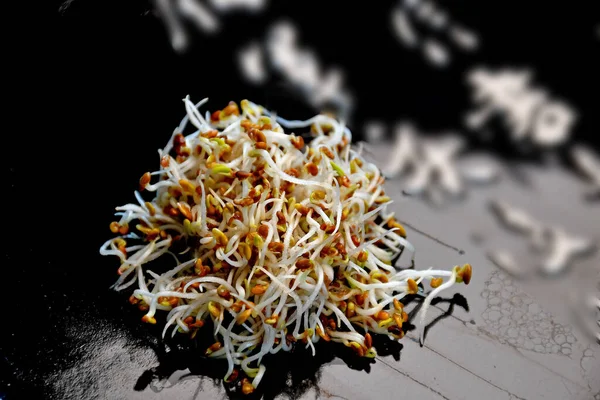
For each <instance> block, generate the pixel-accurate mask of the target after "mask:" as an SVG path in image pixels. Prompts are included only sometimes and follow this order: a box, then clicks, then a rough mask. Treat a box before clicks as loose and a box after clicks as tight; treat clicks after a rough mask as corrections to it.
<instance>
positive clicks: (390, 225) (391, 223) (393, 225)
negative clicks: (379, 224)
mask: <svg viewBox="0 0 600 400" xmlns="http://www.w3.org/2000/svg"><path fill="white" fill-rule="evenodd" d="M387 226H388V228H392V229H393V228H396V229H397V231H396V233H397V234H398V235H400V236H402V237H403V238H405V237H406V229H404V227H403V226H402V225H400V223H399V222H397V221H396V220H395V219H394V218H391V219H390V220H389V221H388V223H387Z"/></svg>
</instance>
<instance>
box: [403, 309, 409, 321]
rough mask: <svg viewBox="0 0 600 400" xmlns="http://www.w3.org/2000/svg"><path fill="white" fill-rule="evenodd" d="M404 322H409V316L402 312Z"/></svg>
mask: <svg viewBox="0 0 600 400" xmlns="http://www.w3.org/2000/svg"><path fill="white" fill-rule="evenodd" d="M402 321H404V322H406V321H408V314H407V313H406V312H405V311H402Z"/></svg>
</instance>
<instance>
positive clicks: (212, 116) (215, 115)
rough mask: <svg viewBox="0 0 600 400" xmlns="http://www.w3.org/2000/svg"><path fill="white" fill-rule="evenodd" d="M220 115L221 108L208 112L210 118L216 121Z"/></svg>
mask: <svg viewBox="0 0 600 400" xmlns="http://www.w3.org/2000/svg"><path fill="white" fill-rule="evenodd" d="M220 115H221V110H217V111H215V112H213V113H212V114H210V120H211V121H215V122H216V121H218V120H219V116H220Z"/></svg>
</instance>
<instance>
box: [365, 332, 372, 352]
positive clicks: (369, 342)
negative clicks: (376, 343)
mask: <svg viewBox="0 0 600 400" xmlns="http://www.w3.org/2000/svg"><path fill="white" fill-rule="evenodd" d="M365 346H366V347H367V349H370V348H371V347H373V338H371V334H370V333H369V332H367V333H366V334H365Z"/></svg>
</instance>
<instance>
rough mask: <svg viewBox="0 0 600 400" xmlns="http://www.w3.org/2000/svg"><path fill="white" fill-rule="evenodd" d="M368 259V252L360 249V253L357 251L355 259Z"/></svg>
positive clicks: (362, 260)
mask: <svg viewBox="0 0 600 400" xmlns="http://www.w3.org/2000/svg"><path fill="white" fill-rule="evenodd" d="M368 259H369V253H367V252H366V251H365V250H362V251H361V252H360V253H358V255H357V256H356V260H357V261H358V262H360V263H364V262H366V261H367V260H368Z"/></svg>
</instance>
